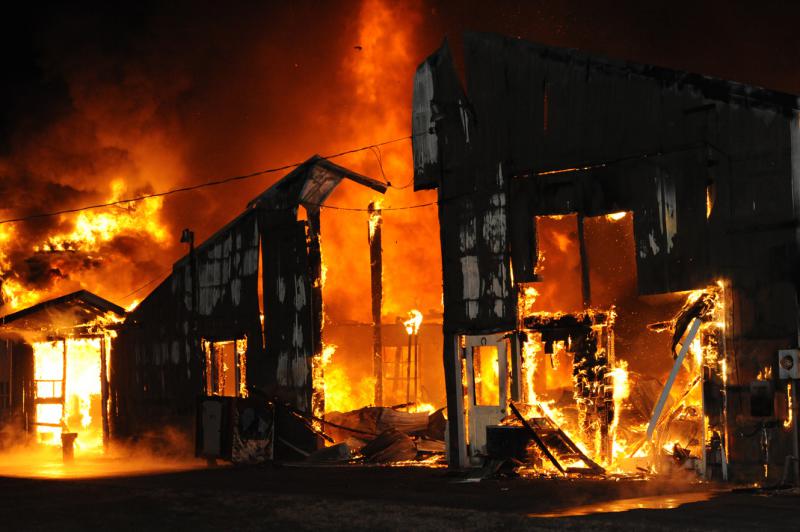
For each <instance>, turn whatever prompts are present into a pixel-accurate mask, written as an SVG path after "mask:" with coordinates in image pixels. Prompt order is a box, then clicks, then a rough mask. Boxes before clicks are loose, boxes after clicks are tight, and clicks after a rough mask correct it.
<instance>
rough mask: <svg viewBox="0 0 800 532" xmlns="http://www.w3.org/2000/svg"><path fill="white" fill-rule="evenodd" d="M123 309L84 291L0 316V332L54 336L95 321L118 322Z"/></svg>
mask: <svg viewBox="0 0 800 532" xmlns="http://www.w3.org/2000/svg"><path fill="white" fill-rule="evenodd" d="M124 316H125V309H124V308H122V307H120V306H119V305H115V304H114V303H112V302H111V301H108V300H107V299H104V298H102V297H100V296H98V295H96V294H93V293H91V292H89V291H87V290H78V291H77V292H72V293H71V294H66V295H63V296H61V297H56V298H53V299H49V300H47V301H42V302H41V303H37V304H36V305H33V306H31V307H28V308H26V309H22V310H18V311H17V312H13V313H11V314H7V315H6V316H3V317H0V329H4V330H6V331H39V332H42V333H46V334H54V333H57V332H64V331H65V330H72V331H75V332H79V331H80V330H82V329H88V328H92V327H94V326H96V325H98V319H101V318H108V317H110V318H111V321H119V320H121V319H122V318H123V317H124Z"/></svg>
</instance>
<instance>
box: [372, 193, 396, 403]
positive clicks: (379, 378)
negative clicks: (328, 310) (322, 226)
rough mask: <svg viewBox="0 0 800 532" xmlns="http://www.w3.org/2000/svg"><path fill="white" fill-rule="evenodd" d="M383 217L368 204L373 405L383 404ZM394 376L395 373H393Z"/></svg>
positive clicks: (374, 207)
mask: <svg viewBox="0 0 800 532" xmlns="http://www.w3.org/2000/svg"><path fill="white" fill-rule="evenodd" d="M382 225H383V217H382V215H381V210H380V208H378V207H376V206H375V203H374V202H373V203H370V204H369V227H368V231H369V234H368V241H369V265H370V279H371V294H372V375H373V377H375V398H374V402H375V405H377V406H381V405H382V404H383V339H382V338H381V311H382V306H383V250H382V248H381V226H382ZM395 376H396V375H395Z"/></svg>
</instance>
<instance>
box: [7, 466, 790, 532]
mask: <svg viewBox="0 0 800 532" xmlns="http://www.w3.org/2000/svg"><path fill="white" fill-rule="evenodd" d="M464 480H465V478H464V477H463V476H459V475H456V474H453V473H450V472H448V471H446V470H442V469H438V470H437V469H422V468H388V467H290V466H282V467H273V466H264V467H251V468H234V467H219V468H202V469H197V470H191V471H178V472H172V473H162V474H151V475H143V476H119V477H106V478H82V479H31V478H12V477H0V523H2V525H0V529H2V530H43V529H49V530H59V531H61V530H87V529H103V530H112V531H118V530H189V529H191V530H211V529H215V530H277V529H281V530H282V529H291V530H376V529H385V530H407V529H417V530H448V529H458V530H487V529H488V530H500V529H502V530H551V529H571V530H618V529H625V530H675V529H681V530H744V529H751V530H752V529H762V530H763V529H772V528H785V529H796V526H797V517H796V515H797V505H798V503H800V496H798V495H797V494H796V493H788V492H782V493H776V492H772V493H769V494H761V493H755V492H741V491H740V492H734V491H731V489H730V488H726V489H716V490H711V489H710V487H709V486H701V485H686V484H675V483H667V482H662V481H627V480H620V481H592V480H522V479H501V480H484V481H481V482H464ZM620 499H622V501H620ZM613 501H617V502H613ZM681 503H682V504H681ZM678 504H680V505H679V506H678V507H676V508H672V509H652V508H662V507H670V506H675V505H678ZM637 508H651V509H637ZM613 509H617V510H619V509H627V511H610V510H613ZM564 512H566V513H567V514H574V513H582V512H590V513H589V514H588V515H579V516H576V515H569V516H565V517H534V515H542V514H554V513H555V514H559V513H564Z"/></svg>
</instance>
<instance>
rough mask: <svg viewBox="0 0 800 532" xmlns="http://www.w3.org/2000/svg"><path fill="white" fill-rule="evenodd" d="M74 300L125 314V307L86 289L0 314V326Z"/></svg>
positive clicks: (98, 308)
mask: <svg viewBox="0 0 800 532" xmlns="http://www.w3.org/2000/svg"><path fill="white" fill-rule="evenodd" d="M75 300H80V301H83V302H84V303H87V304H89V305H90V306H92V307H94V308H96V309H97V310H98V311H99V312H113V313H114V314H117V315H118V316H124V315H125V309H124V308H122V307H120V306H119V305H117V304H115V303H112V302H111V301H109V300H107V299H105V298H102V297H100V296H98V295H97V294H93V293H92V292H89V291H88V290H78V291H76V292H72V293H70V294H66V295H63V296H60V297H56V298H53V299H48V300H47V301H42V302H40V303H37V304H35V305H32V306H30V307H28V308H24V309H22V310H18V311H17V312H12V313H11V314H7V315H5V316H2V317H0V326H3V325H7V324H9V323H12V322H14V321H17V320H19V319H21V318H24V317H26V316H30V315H31V314H35V313H37V312H39V311H41V310H45V309H47V308H50V307H54V306H57V305H62V304H65V303H70V302H72V301H75Z"/></svg>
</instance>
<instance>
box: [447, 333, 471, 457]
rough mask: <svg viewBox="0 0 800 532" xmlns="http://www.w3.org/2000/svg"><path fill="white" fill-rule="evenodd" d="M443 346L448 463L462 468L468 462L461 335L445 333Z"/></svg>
mask: <svg viewBox="0 0 800 532" xmlns="http://www.w3.org/2000/svg"><path fill="white" fill-rule="evenodd" d="M442 347H443V358H444V381H445V389H446V392H447V465H448V466H449V467H451V468H462V467H466V466H467V465H468V463H467V441H466V435H465V431H466V427H465V426H464V391H463V388H462V384H461V345H460V338H459V336H458V335H457V334H447V333H445V335H444V342H443V345H442Z"/></svg>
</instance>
